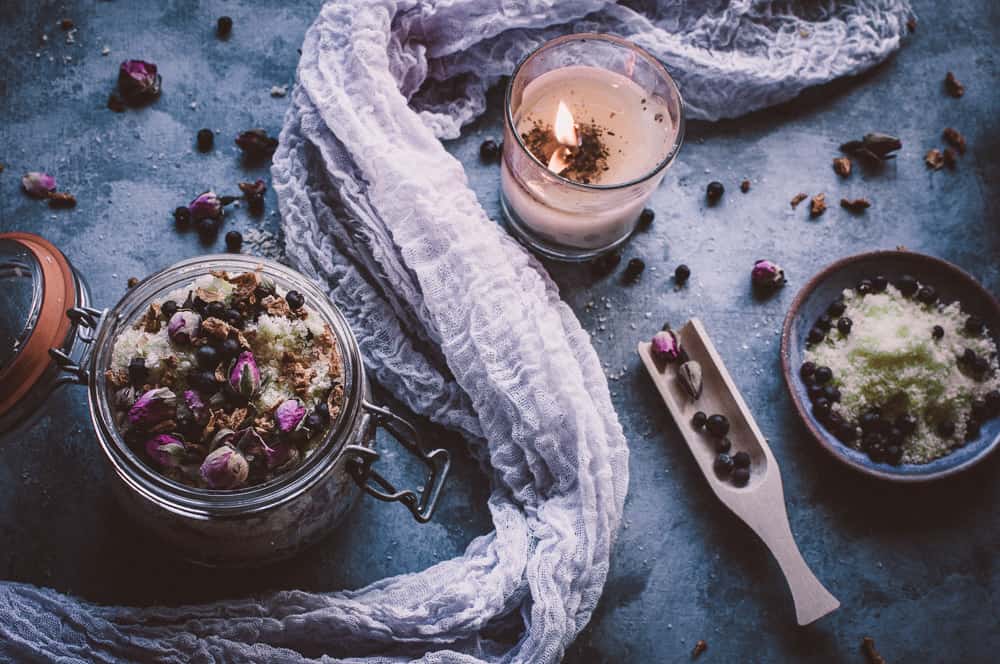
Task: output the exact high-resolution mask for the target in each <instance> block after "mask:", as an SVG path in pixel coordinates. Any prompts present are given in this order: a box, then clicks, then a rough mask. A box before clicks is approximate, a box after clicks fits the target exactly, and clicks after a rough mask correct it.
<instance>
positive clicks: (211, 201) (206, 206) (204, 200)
mask: <svg viewBox="0 0 1000 664" xmlns="http://www.w3.org/2000/svg"><path fill="white" fill-rule="evenodd" d="M188 210H190V211H191V218H192V219H194V220H195V221H197V220H199V219H219V218H221V217H222V201H221V200H219V197H218V196H216V195H215V192H214V191H206V192H205V193H203V194H198V196H197V197H196V198H195V199H194V200H193V201H191V203H190V205H188Z"/></svg>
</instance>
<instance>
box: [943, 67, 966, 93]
mask: <svg viewBox="0 0 1000 664" xmlns="http://www.w3.org/2000/svg"><path fill="white" fill-rule="evenodd" d="M944 89H945V91H946V92H947V93H948V94H950V95H951V96H952V97H955V98H956V99H957V98H958V97H961V96H962V95H964V94H965V86H964V85H962V84H961V83H959V82H958V79H957V78H955V74H953V73H952V72H948V73H947V74H945V77H944Z"/></svg>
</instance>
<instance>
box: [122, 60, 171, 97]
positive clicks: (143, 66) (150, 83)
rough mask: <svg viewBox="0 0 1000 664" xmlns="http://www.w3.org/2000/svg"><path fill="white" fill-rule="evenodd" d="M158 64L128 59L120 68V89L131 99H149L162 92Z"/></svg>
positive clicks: (123, 95)
mask: <svg viewBox="0 0 1000 664" xmlns="http://www.w3.org/2000/svg"><path fill="white" fill-rule="evenodd" d="M160 82H161V79H160V75H159V74H158V73H157V72H156V65H154V64H153V63H152V62H144V61H142V60H126V61H124V62H123V63H122V64H121V66H120V67H119V68H118V89H119V91H121V94H122V97H124V98H125V99H127V100H129V101H149V100H151V99H154V98H156V97H157V96H158V95H159V94H160Z"/></svg>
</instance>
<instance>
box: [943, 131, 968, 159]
mask: <svg viewBox="0 0 1000 664" xmlns="http://www.w3.org/2000/svg"><path fill="white" fill-rule="evenodd" d="M941 136H943V137H944V140H946V141H948V143H949V144H951V145H952V146H953V147H954V148H955V149H956V150H958V151H959V152H960V153H961V154H965V136H962V134H961V133H960V132H959V131H958V130H957V129H952V128H951V127H945V129H944V131H943V132H941Z"/></svg>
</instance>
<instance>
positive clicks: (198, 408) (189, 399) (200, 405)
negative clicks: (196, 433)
mask: <svg viewBox="0 0 1000 664" xmlns="http://www.w3.org/2000/svg"><path fill="white" fill-rule="evenodd" d="M184 405H186V406H187V407H188V410H190V411H191V415H192V416H193V417H194V419H195V421H197V422H201V421H203V420H204V418H205V416H206V415H207V414H208V409H207V408H206V407H205V402H204V401H202V400H201V396H200V395H199V394H198V393H197V392H195V391H194V390H185V391H184Z"/></svg>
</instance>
